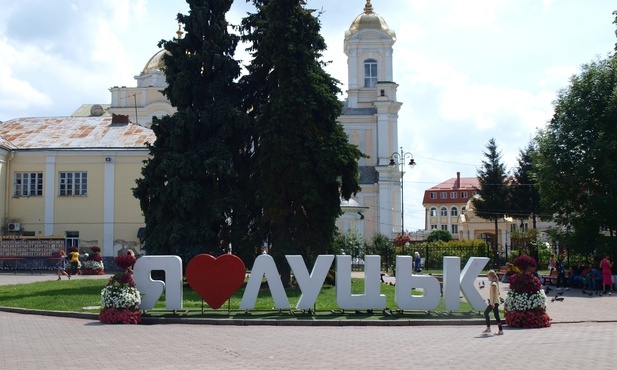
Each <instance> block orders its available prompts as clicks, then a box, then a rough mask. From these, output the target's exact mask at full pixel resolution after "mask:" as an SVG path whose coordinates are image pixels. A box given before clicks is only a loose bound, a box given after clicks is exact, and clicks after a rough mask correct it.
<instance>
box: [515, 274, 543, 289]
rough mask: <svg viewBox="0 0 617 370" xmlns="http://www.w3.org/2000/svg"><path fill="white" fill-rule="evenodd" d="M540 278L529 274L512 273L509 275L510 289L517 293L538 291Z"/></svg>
mask: <svg viewBox="0 0 617 370" xmlns="http://www.w3.org/2000/svg"><path fill="white" fill-rule="evenodd" d="M541 287H542V285H541V284H540V279H538V278H537V277H535V276H533V275H530V274H513V275H511V276H510V289H512V290H513V291H515V292H517V293H527V294H533V293H536V292H539V291H540V288H541Z"/></svg>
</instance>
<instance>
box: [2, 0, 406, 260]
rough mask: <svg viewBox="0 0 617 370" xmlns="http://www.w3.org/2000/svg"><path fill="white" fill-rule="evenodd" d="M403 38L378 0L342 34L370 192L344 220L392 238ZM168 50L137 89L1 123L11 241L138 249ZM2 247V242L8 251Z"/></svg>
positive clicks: (396, 225) (353, 137) (349, 102)
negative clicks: (141, 188) (396, 66)
mask: <svg viewBox="0 0 617 370" xmlns="http://www.w3.org/2000/svg"><path fill="white" fill-rule="evenodd" d="M181 36H182V31H180V30H179V31H178V37H181ZM395 41H396V34H395V32H394V31H392V30H390V28H389V27H388V25H387V23H386V22H385V20H384V19H383V18H382V17H381V16H380V15H378V14H377V13H375V12H374V11H373V6H372V4H371V1H370V0H367V1H366V4H365V6H364V9H363V12H362V13H361V14H360V15H358V16H357V17H356V18H355V19H354V20H353V22H352V23H351V26H350V27H349V29H348V30H347V31H346V32H345V34H344V41H343V42H344V50H345V54H346V55H347V61H348V90H347V98H346V100H345V101H344V102H343V104H344V108H343V114H342V115H341V117H340V118H339V120H340V122H341V123H342V124H343V126H344V128H345V131H346V132H347V134H348V136H349V140H350V142H351V143H352V144H355V145H357V146H358V148H359V149H360V150H361V151H362V152H363V153H365V154H367V155H368V158H363V159H361V160H360V163H359V172H360V183H361V186H362V191H361V192H360V193H358V194H357V196H356V197H355V198H354V199H350V200H349V201H343V202H342V203H341V207H342V209H343V211H344V214H343V215H342V216H341V217H340V218H339V219H338V221H337V226H338V228H339V230H340V231H341V232H342V233H347V232H355V233H357V234H359V235H360V236H362V237H364V238H365V239H369V238H371V237H372V236H373V235H374V234H375V233H382V234H385V235H386V236H388V237H394V235H395V234H396V233H397V232H399V231H400V230H401V226H402V225H401V222H402V220H401V219H400V218H399V217H398V216H397V215H400V214H401V209H400V207H401V203H400V199H401V198H400V197H401V187H400V180H401V176H400V172H399V170H398V168H393V167H390V166H388V164H389V162H390V160H391V159H392V154H393V153H395V152H396V151H397V148H398V111H399V109H400V107H401V105H402V103H401V102H398V101H397V97H396V92H397V87H398V85H397V84H396V83H394V82H393V67H392V55H393V48H392V47H393V44H394V43H395ZM165 52H166V51H165V50H160V51H158V52H157V53H156V54H155V55H154V56H153V57H152V58H150V59H149V60H148V62H147V63H146V64H145V66H144V68H143V69H142V70H141V71H140V73H139V75H137V76H135V80H136V81H137V86H136V87H126V86H120V87H118V86H114V87H112V88H110V93H111V103H110V104H88V105H83V106H81V107H79V108H78V109H77V110H76V111H75V112H74V113H73V114H72V115H71V116H68V117H47V118H16V119H12V120H9V121H5V122H2V123H0V209H1V210H2V211H3V212H4V220H3V221H4V222H3V223H2V224H1V227H2V229H1V230H2V233H1V234H2V235H3V236H4V238H5V239H6V237H13V238H17V237H19V238H22V239H24V238H26V239H27V238H32V241H33V243H35V240H43V239H50V240H51V239H58V240H62V241H63V243H64V246H65V247H67V246H79V247H89V246H92V245H98V246H100V247H101V249H102V254H103V255H104V256H114V255H116V254H117V253H118V252H119V251H120V250H124V249H125V248H127V247H130V248H134V249H136V250H137V251H138V252H139V248H140V246H141V245H142V243H143V240H142V239H140V229H141V228H143V227H144V226H145V225H144V219H143V216H142V215H141V209H140V207H139V202H138V201H137V199H136V198H134V197H133V195H132V188H133V187H135V180H136V179H137V178H139V177H140V176H141V168H142V165H143V160H144V159H146V158H147V156H148V149H147V147H146V143H148V142H149V143H153V142H154V140H155V136H154V134H153V132H152V130H151V129H150V128H149V127H150V125H151V123H152V117H162V116H164V115H171V114H173V113H174V112H175V108H173V107H172V106H171V104H170V103H169V101H168V100H167V99H166V98H165V96H164V95H163V94H162V93H161V90H162V89H164V88H165V86H166V81H165V75H164V72H163V68H164V64H163V59H162V56H163V55H164V53H165ZM127 117H128V118H127ZM2 241H3V242H4V239H3V240H2ZM50 245H51V244H50ZM53 245H56V246H57V245H58V244H57V243H56V244H53ZM4 249H6V248H4ZM4 249H3V247H2V245H0V253H4V252H3V250H4ZM45 252H47V251H45ZM49 252H50V253H49V254H51V251H49Z"/></svg>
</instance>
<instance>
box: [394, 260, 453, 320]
mask: <svg viewBox="0 0 617 370" xmlns="http://www.w3.org/2000/svg"><path fill="white" fill-rule="evenodd" d="M412 264H413V258H412V257H411V256H396V287H395V289H394V299H395V301H396V305H397V306H398V308H400V309H401V310H419V311H420V310H433V309H435V308H437V306H439V299H440V298H441V294H440V293H441V289H440V287H439V280H437V278H436V277H434V276H430V275H412V274H411V271H412ZM413 288H421V289H422V290H423V291H424V293H423V294H422V295H420V296H418V295H416V296H414V295H412V294H411V293H412V292H411V290H412V289H413Z"/></svg>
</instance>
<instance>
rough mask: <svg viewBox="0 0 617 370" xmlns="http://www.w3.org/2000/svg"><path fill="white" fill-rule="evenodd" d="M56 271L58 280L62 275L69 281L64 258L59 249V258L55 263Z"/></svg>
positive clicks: (62, 251)
mask: <svg viewBox="0 0 617 370" xmlns="http://www.w3.org/2000/svg"><path fill="white" fill-rule="evenodd" d="M56 269H57V270H58V280H62V275H65V276H68V277H69V280H71V275H70V274H67V272H66V256H65V253H64V250H63V249H60V258H59V260H58V263H56Z"/></svg>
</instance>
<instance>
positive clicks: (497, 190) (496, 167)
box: [473, 138, 509, 266]
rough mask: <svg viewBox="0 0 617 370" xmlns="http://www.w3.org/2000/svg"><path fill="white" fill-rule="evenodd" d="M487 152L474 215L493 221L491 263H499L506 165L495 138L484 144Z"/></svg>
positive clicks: (506, 204) (505, 210)
mask: <svg viewBox="0 0 617 370" xmlns="http://www.w3.org/2000/svg"><path fill="white" fill-rule="evenodd" d="M486 148H487V149H488V152H484V156H485V157H486V160H485V161H482V168H481V169H479V170H478V181H479V183H480V189H478V195H479V197H478V198H473V205H474V207H475V209H476V215H478V216H480V217H481V218H484V219H486V220H490V221H493V222H494V223H495V235H494V238H493V245H492V247H493V264H494V265H496V266H498V265H499V253H498V241H499V220H502V219H503V218H504V217H505V216H506V213H507V210H508V191H509V189H508V180H507V173H506V167H505V165H504V164H503V163H501V153H499V152H498V151H497V144H496V143H495V139H494V138H491V139H490V140H489V142H488V144H487V146H486Z"/></svg>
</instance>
